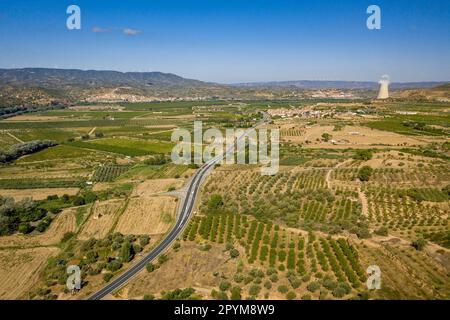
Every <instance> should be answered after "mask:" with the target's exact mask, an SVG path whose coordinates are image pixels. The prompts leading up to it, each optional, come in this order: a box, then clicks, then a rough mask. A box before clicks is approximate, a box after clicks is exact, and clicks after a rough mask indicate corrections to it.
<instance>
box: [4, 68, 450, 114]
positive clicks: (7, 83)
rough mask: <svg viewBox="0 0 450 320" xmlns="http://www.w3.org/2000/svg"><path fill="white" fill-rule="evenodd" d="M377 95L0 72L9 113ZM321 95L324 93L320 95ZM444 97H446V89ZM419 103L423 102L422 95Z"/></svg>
mask: <svg viewBox="0 0 450 320" xmlns="http://www.w3.org/2000/svg"><path fill="white" fill-rule="evenodd" d="M443 84H444V83H440V82H414V83H393V84H391V86H390V88H391V89H392V91H393V92H392V93H393V95H394V92H396V90H397V91H403V90H404V89H418V88H420V90H425V89H427V88H430V87H435V86H438V85H443ZM328 89H330V90H328ZM377 89H378V83H377V82H364V81H315V80H301V81H281V82H256V83H240V84H232V85H225V84H217V83H211V82H203V81H199V80H193V79H186V78H183V77H180V76H178V75H176V74H171V73H163V72H119V71H108V70H104V71H102V70H77V69H47V68H24V69H0V107H6V108H15V107H21V108H22V107H23V108H28V107H32V106H59V105H68V104H72V103H80V102H87V103H96V102H108V103H109V102H147V101H166V100H220V99H224V100H233V99H238V100H240V99H244V100H245V99H247V100H263V99H268V100H273V99H291V100H295V99H304V98H315V97H322V98H331V99H334V98H343V97H346V98H350V99H353V98H371V97H374V96H375V95H376V92H375V91H376V90H377ZM317 90H321V91H325V92H317ZM443 92H444V93H445V92H446V90H445V88H444V90H443ZM447 92H448V90H447ZM416 94H417V93H414V92H411V93H408V94H406V93H405V97H406V98H408V97H409V96H410V95H412V96H414V97H413V98H415V95H416ZM400 97H401V96H400ZM439 97H441V95H439ZM419 99H421V96H420V94H419ZM3 111H4V112H6V111H5V110H3Z"/></svg>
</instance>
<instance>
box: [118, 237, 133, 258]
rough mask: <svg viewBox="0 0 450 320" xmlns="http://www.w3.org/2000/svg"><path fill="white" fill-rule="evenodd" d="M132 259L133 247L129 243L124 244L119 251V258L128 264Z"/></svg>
mask: <svg viewBox="0 0 450 320" xmlns="http://www.w3.org/2000/svg"><path fill="white" fill-rule="evenodd" d="M133 257H134V250H133V246H132V245H131V243H130V242H128V241H127V242H124V243H123V244H122V248H121V249H120V258H121V259H122V261H123V262H130V261H131V260H132V259H133Z"/></svg>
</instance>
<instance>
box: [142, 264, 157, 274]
mask: <svg viewBox="0 0 450 320" xmlns="http://www.w3.org/2000/svg"><path fill="white" fill-rule="evenodd" d="M145 268H146V269H147V271H148V272H149V273H150V272H153V271H155V270H156V269H158V268H159V266H158V265H157V264H153V263H151V262H149V263H147V265H146V266H145Z"/></svg>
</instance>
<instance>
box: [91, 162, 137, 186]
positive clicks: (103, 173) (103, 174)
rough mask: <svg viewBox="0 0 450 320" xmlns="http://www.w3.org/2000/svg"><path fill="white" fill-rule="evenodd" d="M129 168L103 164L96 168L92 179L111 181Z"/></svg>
mask: <svg viewBox="0 0 450 320" xmlns="http://www.w3.org/2000/svg"><path fill="white" fill-rule="evenodd" d="M128 169H129V167H128V166H119V165H102V166H99V167H98V168H97V169H96V170H95V172H94V175H93V177H92V180H93V181H95V182H111V181H114V180H115V179H116V178H117V177H118V176H120V175H121V174H122V173H124V172H126V171H127V170H128Z"/></svg>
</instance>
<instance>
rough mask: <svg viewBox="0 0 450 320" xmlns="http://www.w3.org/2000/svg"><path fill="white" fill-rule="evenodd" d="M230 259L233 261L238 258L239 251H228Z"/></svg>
mask: <svg viewBox="0 0 450 320" xmlns="http://www.w3.org/2000/svg"><path fill="white" fill-rule="evenodd" d="M230 257H231V258H233V259H234V258H237V257H239V251H238V250H237V249H231V250H230Z"/></svg>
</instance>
